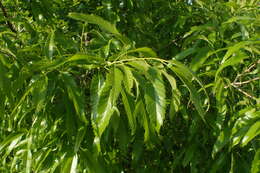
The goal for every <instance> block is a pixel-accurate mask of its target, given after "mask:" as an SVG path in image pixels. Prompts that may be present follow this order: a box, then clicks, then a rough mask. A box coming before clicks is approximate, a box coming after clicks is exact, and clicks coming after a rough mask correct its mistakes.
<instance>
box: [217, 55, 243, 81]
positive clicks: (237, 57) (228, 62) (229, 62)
mask: <svg viewBox="0 0 260 173" xmlns="http://www.w3.org/2000/svg"><path fill="white" fill-rule="evenodd" d="M245 58H248V56H247V55H246V54H244V53H242V52H240V51H239V52H237V55H233V56H232V57H231V58H229V59H228V60H226V61H224V63H222V64H221V65H220V67H219V68H218V70H217V71H216V75H215V76H216V77H217V76H218V74H219V73H220V72H221V71H222V70H223V69H224V68H225V67H227V66H231V65H235V64H238V63H240V62H241V61H242V60H244V59H245Z"/></svg>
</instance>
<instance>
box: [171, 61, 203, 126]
mask: <svg viewBox="0 0 260 173" xmlns="http://www.w3.org/2000/svg"><path fill="white" fill-rule="evenodd" d="M172 63H173V64H174V65H170V66H169V68H170V69H171V70H172V71H173V72H174V73H175V74H176V75H177V76H178V77H179V78H180V79H181V80H182V82H183V83H184V84H185V85H186V86H187V88H188V90H189V92H190V96H191V100H192V101H193V104H194V105H195V108H196V110H197V111H198V113H199V115H200V116H201V118H202V120H204V121H205V118H204V115H205V111H204V109H203V107H202V104H201V99H200V97H199V93H198V90H196V89H195V87H194V85H193V84H192V82H191V80H192V79H196V80H197V82H199V84H200V85H201V86H202V88H203V85H202V83H201V82H200V81H199V79H198V78H197V77H196V75H194V74H193V73H192V72H191V71H190V70H189V69H188V68H187V67H185V66H184V65H182V64H181V63H179V62H177V61H172ZM205 93H206V91H205ZM206 94H207V93H206Z"/></svg>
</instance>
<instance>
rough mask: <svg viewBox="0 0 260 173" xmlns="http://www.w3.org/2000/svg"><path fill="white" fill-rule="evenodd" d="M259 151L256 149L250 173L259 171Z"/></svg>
mask: <svg viewBox="0 0 260 173" xmlns="http://www.w3.org/2000/svg"><path fill="white" fill-rule="evenodd" d="M259 159H260V149H259V148H258V149H257V151H256V153H255V157H254V160H253V161H252V165H251V173H256V172H259V171H260V162H259Z"/></svg>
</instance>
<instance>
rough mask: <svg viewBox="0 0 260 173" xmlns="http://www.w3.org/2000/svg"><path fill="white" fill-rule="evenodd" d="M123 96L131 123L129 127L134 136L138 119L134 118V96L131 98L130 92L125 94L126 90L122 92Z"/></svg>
mask: <svg viewBox="0 0 260 173" xmlns="http://www.w3.org/2000/svg"><path fill="white" fill-rule="evenodd" d="M121 95H122V101H123V104H124V108H125V111H126V115H127V118H128V122H129V126H130V129H131V132H132V135H133V134H134V133H135V131H136V126H137V124H136V117H135V116H134V113H133V112H134V106H135V105H134V98H133V96H131V95H130V94H128V92H125V91H124V90H122V91H121Z"/></svg>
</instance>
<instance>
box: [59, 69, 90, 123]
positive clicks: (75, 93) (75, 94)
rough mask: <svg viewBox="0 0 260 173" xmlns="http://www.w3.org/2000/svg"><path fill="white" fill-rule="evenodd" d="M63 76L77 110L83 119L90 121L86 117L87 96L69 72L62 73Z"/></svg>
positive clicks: (86, 121)
mask: <svg viewBox="0 0 260 173" xmlns="http://www.w3.org/2000/svg"><path fill="white" fill-rule="evenodd" d="M61 78H62V80H63V82H64V85H65V87H66V89H67V94H68V96H69V98H70V99H71V101H72V102H73V105H74V108H75V111H76V113H77V115H78V117H79V119H80V120H81V121H83V122H84V123H86V124H87V123H88V120H87V119H86V117H85V101H84V100H85V97H84V95H83V93H82V91H81V90H80V88H79V87H78V86H77V84H76V82H75V80H74V79H73V77H72V76H71V75H70V74H69V73H62V74H61Z"/></svg>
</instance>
